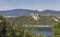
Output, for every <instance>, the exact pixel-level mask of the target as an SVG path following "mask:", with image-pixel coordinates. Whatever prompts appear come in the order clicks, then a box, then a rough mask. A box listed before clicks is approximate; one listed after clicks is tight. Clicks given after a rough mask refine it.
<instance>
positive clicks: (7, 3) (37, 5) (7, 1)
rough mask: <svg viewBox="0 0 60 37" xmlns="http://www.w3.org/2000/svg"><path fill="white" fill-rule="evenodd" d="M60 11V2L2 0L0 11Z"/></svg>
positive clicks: (46, 0)
mask: <svg viewBox="0 0 60 37" xmlns="http://www.w3.org/2000/svg"><path fill="white" fill-rule="evenodd" d="M11 9H31V10H40V11H41V10H47V9H49V10H60V0H0V10H11Z"/></svg>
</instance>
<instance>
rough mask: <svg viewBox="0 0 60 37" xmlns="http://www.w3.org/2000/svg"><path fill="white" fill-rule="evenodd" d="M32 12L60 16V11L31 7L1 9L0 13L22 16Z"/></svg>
mask: <svg viewBox="0 0 60 37" xmlns="http://www.w3.org/2000/svg"><path fill="white" fill-rule="evenodd" d="M31 13H38V14H40V15H44V16H46V15H54V16H59V17H60V11H55V10H43V11H38V10H29V9H14V10H6V11H0V14H4V15H8V16H22V15H30V14H31Z"/></svg>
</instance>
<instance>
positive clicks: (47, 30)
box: [29, 27, 52, 36]
mask: <svg viewBox="0 0 60 37" xmlns="http://www.w3.org/2000/svg"><path fill="white" fill-rule="evenodd" d="M29 29H30V30H34V31H35V34H42V35H47V36H50V35H52V28H51V27H31V28H29Z"/></svg>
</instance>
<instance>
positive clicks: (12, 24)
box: [0, 15, 60, 37]
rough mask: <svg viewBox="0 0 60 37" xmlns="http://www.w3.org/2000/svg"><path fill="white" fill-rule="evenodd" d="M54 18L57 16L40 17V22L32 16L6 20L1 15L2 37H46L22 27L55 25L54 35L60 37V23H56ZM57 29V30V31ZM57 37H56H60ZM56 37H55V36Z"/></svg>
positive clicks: (0, 28)
mask: <svg viewBox="0 0 60 37" xmlns="http://www.w3.org/2000/svg"><path fill="white" fill-rule="evenodd" d="M53 18H56V17H55V16H40V19H39V20H37V21H36V20H34V19H33V18H32V17H31V16H19V17H14V18H13V17H12V18H5V17H4V16H2V15H0V37H44V36H43V35H36V34H35V33H34V30H33V31H32V30H30V29H29V28H26V29H25V30H24V29H23V28H22V25H23V24H24V25H50V24H51V25H54V27H53V28H52V29H53V33H54V35H59V36H60V29H59V28H60V23H57V24H55V23H56V21H54V19H53ZM56 28H57V29H56ZM59 36H56V37H59ZM53 37H54V36H53Z"/></svg>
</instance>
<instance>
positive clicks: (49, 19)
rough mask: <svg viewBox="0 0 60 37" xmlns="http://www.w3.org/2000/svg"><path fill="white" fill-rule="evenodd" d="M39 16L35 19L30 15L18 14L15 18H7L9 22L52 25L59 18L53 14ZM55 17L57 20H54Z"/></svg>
mask: <svg viewBox="0 0 60 37" xmlns="http://www.w3.org/2000/svg"><path fill="white" fill-rule="evenodd" d="M39 18H40V19H39V20H35V19H33V18H32V16H19V17H16V18H9V20H10V21H11V23H12V22H14V23H15V24H21V25H53V24H54V23H56V22H58V21H59V20H60V19H58V18H57V17H55V16H40V17H39ZM56 19H57V20H58V21H56Z"/></svg>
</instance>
